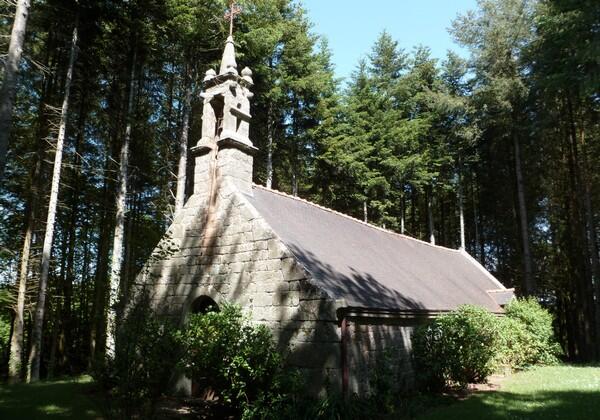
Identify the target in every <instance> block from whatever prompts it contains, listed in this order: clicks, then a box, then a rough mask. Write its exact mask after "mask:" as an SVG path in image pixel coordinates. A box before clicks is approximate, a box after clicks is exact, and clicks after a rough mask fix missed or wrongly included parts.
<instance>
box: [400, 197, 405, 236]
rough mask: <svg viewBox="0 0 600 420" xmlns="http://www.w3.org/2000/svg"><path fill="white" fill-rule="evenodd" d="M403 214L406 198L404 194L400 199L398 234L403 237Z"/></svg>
mask: <svg viewBox="0 0 600 420" xmlns="http://www.w3.org/2000/svg"><path fill="white" fill-rule="evenodd" d="M405 212H406V198H405V197H404V193H402V198H401V199H400V233H401V234H403V235H404V233H405V232H406V228H405V220H404V213H405Z"/></svg>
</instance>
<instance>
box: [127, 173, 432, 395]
mask: <svg viewBox="0 0 600 420" xmlns="http://www.w3.org/2000/svg"><path fill="white" fill-rule="evenodd" d="M218 179H219V181H217V182H216V185H215V186H214V188H213V193H212V195H211V196H210V197H208V198H207V197H204V198H203V197H202V196H200V195H193V196H192V197H190V199H189V200H188V203H187V204H186V206H185V207H184V209H183V210H182V214H180V215H178V217H177V218H176V220H175V222H174V224H173V225H172V226H171V227H170V228H169V231H168V233H167V236H166V238H165V239H164V240H163V241H161V244H159V246H158V247H157V252H156V253H155V254H153V257H151V258H150V260H149V262H148V264H147V266H146V267H145V268H144V270H145V271H144V273H142V274H143V275H142V277H145V278H146V284H144V283H141V284H140V283H139V278H138V279H137V282H138V283H137V284H136V287H138V288H144V287H150V288H151V289H152V291H153V293H152V294H153V301H154V305H155V307H156V308H157V312H158V313H161V314H163V315H167V316H169V317H171V318H172V319H173V320H175V321H177V322H179V323H181V324H183V323H185V322H186V318H187V314H188V313H190V310H191V309H192V304H193V302H194V301H196V299H197V298H198V297H200V296H208V297H210V298H211V299H213V300H214V301H215V302H216V303H217V304H220V303H222V302H224V301H227V302H232V303H237V304H239V305H241V306H242V307H243V308H244V310H246V311H251V312H253V313H254V314H255V316H254V317H253V318H254V320H255V322H257V323H262V324H265V325H267V326H269V328H270V329H271V331H272V332H273V337H274V339H275V340H276V342H277V343H278V347H279V349H280V350H281V351H283V352H284V353H287V354H286V356H287V360H288V362H289V364H290V365H291V366H294V367H298V368H301V369H302V371H303V372H304V373H305V376H306V378H307V386H308V389H309V391H310V392H311V393H313V394H315V393H319V392H321V391H323V385H324V384H330V387H331V388H332V390H340V389H341V365H342V363H341V343H340V340H341V333H340V323H341V318H340V315H341V314H342V313H343V310H341V309H342V308H340V302H342V301H341V300H340V299H345V300H346V301H347V302H361V301H364V299H362V298H361V297H368V298H369V301H373V300H375V301H377V302H378V303H380V306H381V307H383V308H390V307H392V308H393V307H399V306H400V307H403V308H411V309H414V310H419V309H424V308H423V305H422V304H421V303H420V302H416V301H414V300H411V299H410V298H408V297H406V296H403V295H402V294H401V293H398V292H397V291H395V290H392V289H389V288H387V287H385V286H383V285H382V284H381V283H379V282H377V281H376V279H375V278H373V277H372V276H371V275H370V274H368V273H362V272H360V271H359V270H357V269H352V273H353V274H352V276H347V275H342V274H340V273H338V272H336V271H335V269H334V268H333V267H332V266H331V265H329V264H328V263H327V262H325V261H322V260H321V259H319V257H318V256H317V255H314V254H312V253H310V252H307V251H305V250H303V249H301V248H299V247H297V246H294V247H290V251H291V252H292V254H293V255H294V257H295V258H296V259H297V260H298V261H299V262H300V263H301V264H302V265H303V266H304V267H306V268H307V269H308V271H309V272H310V275H311V277H312V278H311V279H299V278H297V277H292V278H294V280H287V281H286V280H285V279H286V277H285V276H284V272H283V271H281V272H280V273H279V274H277V273H275V274H277V275H278V276H279V277H277V276H275V277H276V278H279V280H277V281H272V280H270V279H266V280H265V276H264V272H261V271H260V270H259V269H261V270H262V269H263V268H264V267H259V265H260V264H263V263H264V253H265V252H267V253H268V252H269V250H268V249H266V248H265V247H266V244H268V243H271V242H273V241H271V239H277V238H275V237H274V236H273V235H271V236H270V237H269V236H268V235H267V236H265V237H261V238H260V239H257V238H256V237H253V236H252V225H253V223H252V221H253V220H254V219H256V218H258V216H250V218H248V216H247V214H248V213H251V212H250V211H249V210H248V209H245V208H244V207H245V206H246V205H247V204H246V203H245V202H244V201H240V200H239V199H238V198H237V197H236V194H235V193H233V191H231V190H230V189H227V188H221V187H222V185H220V184H219V182H220V178H218ZM207 200H209V204H208V205H206V204H205V203H206V201H207ZM253 218H254V219H253ZM259 242H260V244H259ZM275 242H276V241H275ZM263 244H264V246H263ZM258 245H260V246H258ZM270 246H273V245H272V244H271V245H270ZM286 258H287V259H289V256H285V255H279V256H277V257H276V258H273V259H269V260H268V261H271V262H277V261H276V260H277V259H280V260H281V261H280V262H282V261H283V260H284V259H286ZM280 270H285V268H281V269H280ZM261 281H262V282H263V284H260V282H261ZM271 283H273V286H270V284H271ZM319 286H322V287H319ZM323 290H327V294H326V293H324V292H323ZM374 309H377V308H374ZM402 334H404V335H402ZM351 339H352V337H351ZM407 339H408V340H409V339H410V338H409V337H408V338H407V337H406V336H405V333H404V332H400V331H398V330H397V329H394V328H376V329H373V331H372V332H368V342H365V347H364V348H361V351H364V352H366V353H367V354H365V358H366V359H368V360H370V361H372V359H375V358H376V355H378V354H381V353H382V352H383V351H384V349H385V348H386V347H388V344H389V343H392V344H394V345H397V344H398V343H401V344H402V345H403V346H405V345H406V342H407ZM363 341H365V340H364V337H363ZM370 363H371V362H370Z"/></svg>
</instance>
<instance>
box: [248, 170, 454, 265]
mask: <svg viewBox="0 0 600 420" xmlns="http://www.w3.org/2000/svg"><path fill="white" fill-rule="evenodd" d="M252 186H253V187H257V188H260V189H261V190H264V191H268V192H272V193H274V194H277V195H281V196H283V197H287V198H291V199H292V200H296V201H300V202H303V203H305V204H308V205H311V206H314V207H317V208H319V209H321V210H324V211H327V212H330V213H334V214H336V215H338V216H342V217H345V218H346V219H350V220H352V221H354V222H357V223H360V224H362V225H365V226H368V227H370V228H372V229H376V230H379V231H381V232H384V233H389V234H391V235H395V236H399V237H401V238H404V239H409V240H411V241H416V242H419V243H421V244H424V245H428V246H430V247H433V248H437V249H443V250H445V251H452V252H456V253H461V251H460V249H453V248H448V247H445V246H441V245H434V244H431V243H429V242H426V241H423V240H421V239H417V238H413V237H412V236H408V235H404V234H402V233H398V232H394V231H393V230H389V229H385V228H382V227H380V226H376V225H373V224H371V223H368V222H365V221H363V220H360V219H357V218H356V217H352V216H350V215H347V214H345V213H342V212H340V211H337V210H333V209H331V208H329V207H325V206H322V205H320V204H317V203H314V202H312V201H309V200H306V199H304V198H300V197H297V196H294V195H291V194H288V193H286V192H283V191H279V190H275V189H273V188H267V187H265V186H263V185H259V184H256V183H254V182H253V183H252Z"/></svg>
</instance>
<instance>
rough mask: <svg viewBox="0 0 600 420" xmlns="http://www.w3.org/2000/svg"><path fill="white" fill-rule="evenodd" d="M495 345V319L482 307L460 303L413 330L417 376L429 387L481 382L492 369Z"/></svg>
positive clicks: (496, 342)
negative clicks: (451, 309) (454, 308)
mask: <svg viewBox="0 0 600 420" xmlns="http://www.w3.org/2000/svg"><path fill="white" fill-rule="evenodd" d="M498 344H499V338H498V323H497V318H496V317H495V316H494V315H492V314H491V313H490V312H488V311H487V310H485V309H484V308H480V307H477V306H472V305H463V306H461V307H459V308H458V309H457V310H456V311H453V312H450V313H448V314H445V315H442V316H440V317H438V318H436V319H435V320H434V321H433V322H432V323H430V324H428V325H424V326H421V327H418V328H417V329H416V330H415V333H414V335H413V355H414V360H415V364H416V368H417V374H418V375H419V376H420V377H419V378H418V379H419V380H420V381H421V385H423V386H424V387H425V388H427V389H430V390H440V389H441V388H443V387H444V386H445V385H446V384H447V383H448V382H452V383H456V384H458V385H460V386H462V387H464V386H466V385H467V384H468V383H471V382H483V381H485V379H486V377H487V376H488V375H490V374H491V373H492V372H493V369H494V361H495V357H496V356H497V346H498Z"/></svg>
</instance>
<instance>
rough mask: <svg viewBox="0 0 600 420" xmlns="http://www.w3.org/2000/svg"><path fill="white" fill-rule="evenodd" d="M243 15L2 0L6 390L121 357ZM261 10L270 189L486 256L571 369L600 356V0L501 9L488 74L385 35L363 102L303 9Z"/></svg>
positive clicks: (167, 1)
mask: <svg viewBox="0 0 600 420" xmlns="http://www.w3.org/2000/svg"><path fill="white" fill-rule="evenodd" d="M17 3H18V4H17ZM226 3H227V2H225V1H215V0H132V1H127V2H121V1H111V0H80V1H74V0H38V1H34V2H33V3H32V4H31V5H30V4H29V0H19V1H18V2H13V1H2V2H0V51H1V52H2V53H3V54H4V52H5V51H8V52H9V53H8V54H6V55H2V60H3V61H4V66H3V68H4V71H3V73H2V74H1V76H0V77H1V79H0V81H1V82H2V89H3V90H2V95H1V96H0V105H1V106H0V114H1V115H0V123H4V124H5V126H6V127H9V129H3V130H0V131H1V132H0V146H4V145H7V149H6V150H7V152H6V153H4V152H1V153H0V171H2V172H1V173H0V305H1V308H0V309H1V315H0V317H2V318H1V319H2V322H1V323H0V324H1V326H0V346H1V347H0V350H1V352H2V363H1V370H0V371H1V372H3V375H9V376H10V378H12V379H13V380H16V379H18V378H20V377H22V376H23V375H24V374H25V370H27V375H28V376H29V377H31V378H33V379H36V378H37V377H39V376H55V375H57V374H72V373H77V372H81V371H84V370H86V369H89V368H90V367H91V366H92V365H93V364H94V361H96V360H99V359H101V358H102V357H103V352H104V349H105V344H106V340H107V333H106V331H107V323H108V324H109V325H110V323H111V322H112V321H111V317H110V316H109V314H110V313H111V311H110V310H109V309H110V308H112V307H113V306H114V303H115V302H116V301H117V300H118V295H119V294H120V293H126V291H127V287H128V283H129V282H130V281H131V280H132V279H133V278H134V277H135V275H136V273H137V272H138V271H139V269H140V267H141V265H142V264H143V263H144V262H145V260H146V259H147V257H148V256H149V254H150V252H151V251H152V249H153V247H154V246H155V244H156V243H157V242H158V240H159V238H160V237H161V236H162V235H163V233H164V232H165V231H166V228H167V227H168V225H169V223H170V222H171V220H172V219H173V215H174V213H175V212H176V211H177V209H178V208H180V207H181V206H182V205H183V203H184V201H185V199H186V197H187V196H189V193H190V187H191V185H190V184H191V182H190V176H189V174H191V173H193V160H192V159H190V158H189V156H188V155H187V149H188V148H189V146H191V145H194V144H195V143H196V142H197V140H198V139H199V137H200V133H199V132H200V124H201V121H200V116H201V106H202V105H201V99H200V96H199V93H200V91H201V88H202V84H201V81H202V79H203V75H204V72H205V71H206V70H207V69H209V68H213V69H215V68H218V61H219V58H220V55H221V52H222V48H223V44H224V40H225V38H226V36H227V32H228V25H227V22H226V21H225V20H224V19H223V14H224V11H225V10H226V9H227V7H228V4H226ZM239 3H240V5H241V7H242V13H241V14H240V15H239V16H238V18H237V21H236V29H235V40H236V44H237V54H238V57H237V58H238V62H239V63H241V65H243V66H249V67H250V68H251V69H252V70H253V72H254V74H253V79H254V81H255V86H254V88H253V91H254V93H255V97H254V99H253V104H252V113H253V120H252V125H251V138H252V140H253V142H254V144H255V146H257V147H258V148H259V152H258V154H257V156H256V157H255V165H254V170H255V173H254V181H255V182H256V183H258V184H263V185H266V186H268V187H272V188H275V189H278V190H282V191H285V192H288V193H290V194H294V195H298V196H300V197H303V198H306V199H309V200H312V201H314V202H317V203H320V204H322V205H325V206H328V207H331V208H334V209H336V210H339V211H341V212H344V213H347V214H350V215H352V216H355V217H357V218H360V219H363V220H366V221H368V222H370V223H373V224H376V225H379V226H383V227H385V228H387V229H391V230H394V231H397V232H401V233H404V234H406V235H410V236H413V237H416V238H419V239H423V240H426V241H429V242H432V243H436V244H439V245H443V246H448V247H452V248H458V247H464V248H465V249H466V250H467V251H468V252H469V253H470V254H471V255H473V256H474V257H475V258H477V259H478V260H479V261H480V262H481V263H482V264H483V265H484V266H485V267H486V268H488V269H489V270H490V271H491V272H492V273H493V274H494V275H495V276H496V277H497V278H499V279H500V280H501V281H502V282H503V283H504V284H505V285H506V286H507V287H515V288H516V289H517V292H518V293H519V294H521V295H534V296H537V297H538V298H539V300H540V301H541V302H542V303H543V304H544V305H545V306H547V307H548V308H549V309H550V310H551V311H552V312H553V313H554V314H555V316H556V330H557V333H558V337H559V338H560V340H561V343H562V346H563V349H564V351H565V355H566V357H568V358H570V359H571V360H579V361H587V360H597V359H598V358H600V354H599V352H600V262H599V245H600V243H599V240H598V237H599V235H600V222H599V220H600V211H599V210H598V208H599V207H600V182H599V181H600V171H598V168H600V141H599V135H600V126H599V117H600V113H599V111H600V59H599V57H600V3H598V2H597V1H595V0H539V1H533V0H480V1H479V2H478V7H477V9H476V10H473V11H472V12H469V13H466V14H464V15H460V16H458V17H457V18H456V19H455V20H454V21H453V22H452V25H451V33H452V35H453V36H454V38H455V39H456V41H457V42H458V43H459V44H460V45H461V46H463V47H465V48H466V49H467V50H468V51H469V53H470V58H469V59H467V60H465V59H462V58H461V57H460V56H458V55H457V54H454V53H451V52H449V53H448V55H447V57H446V58H445V59H443V60H438V59H435V58H433V57H432V56H431V53H430V50H429V49H428V48H427V47H426V46H415V47H414V48H413V49H411V50H403V49H401V48H400V47H399V46H398V42H397V41H396V40H394V39H393V38H392V37H391V36H390V35H389V34H388V33H386V32H382V33H381V35H380V36H379V38H378V39H377V41H376V42H375V44H374V45H373V47H372V50H371V51H370V53H369V54H368V56H367V57H366V58H365V59H364V60H361V61H360V62H359V63H357V66H356V69H355V71H354V72H353V74H352V77H351V79H350V80H349V81H348V83H347V84H345V85H343V84H342V83H341V82H340V81H339V80H337V79H336V77H335V75H334V69H333V65H332V63H331V52H330V50H329V48H328V45H327V42H326V40H325V39H323V38H322V37H320V36H318V35H316V34H315V33H314V31H313V30H312V26H311V22H310V21H309V19H308V17H307V14H306V12H305V11H304V9H303V7H302V4H301V3H299V2H296V1H292V0H253V1H250V0H247V1H240V2H239ZM15 6H18V7H24V6H27V7H26V10H29V14H28V18H27V21H26V32H24V34H25V35H24V37H23V39H22V40H21V41H22V48H23V54H22V57H21V58H20V59H19V60H17V64H18V66H17V67H15V68H16V71H11V70H10V64H11V59H12V58H14V52H15V51H16V50H14V48H13V49H9V42H11V39H14V33H13V36H12V37H11V30H13V21H14V17H15ZM20 10H21V11H22V10H23V9H20ZM18 15H19V14H18V13H17V16H18ZM13 32H14V31H13ZM11 51H12V53H11ZM11 54H12V55H11ZM13 76H14V77H13ZM11 88H12V89H14V92H15V96H14V101H12V103H11V104H9V105H10V106H7V105H6V104H7V100H8V99H10V98H9V97H10V96H11V95H9V94H8V93H10V92H11V91H10V89H11ZM8 112H10V115H8ZM7 116H9V117H11V118H7ZM6 121H8V123H6ZM6 124H8V125H6ZM61 139H62V140H61ZM63 144H64V146H63ZM58 157H60V158H61V159H58ZM57 169H60V172H59V173H58V177H57ZM53 197H54V202H53ZM108 339H109V340H110V337H109V338H108ZM28 357H29V362H26V360H27V358H28ZM9 360H10V363H9ZM9 365H10V369H9ZM32 366H33V368H32ZM36 366H37V367H36Z"/></svg>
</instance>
